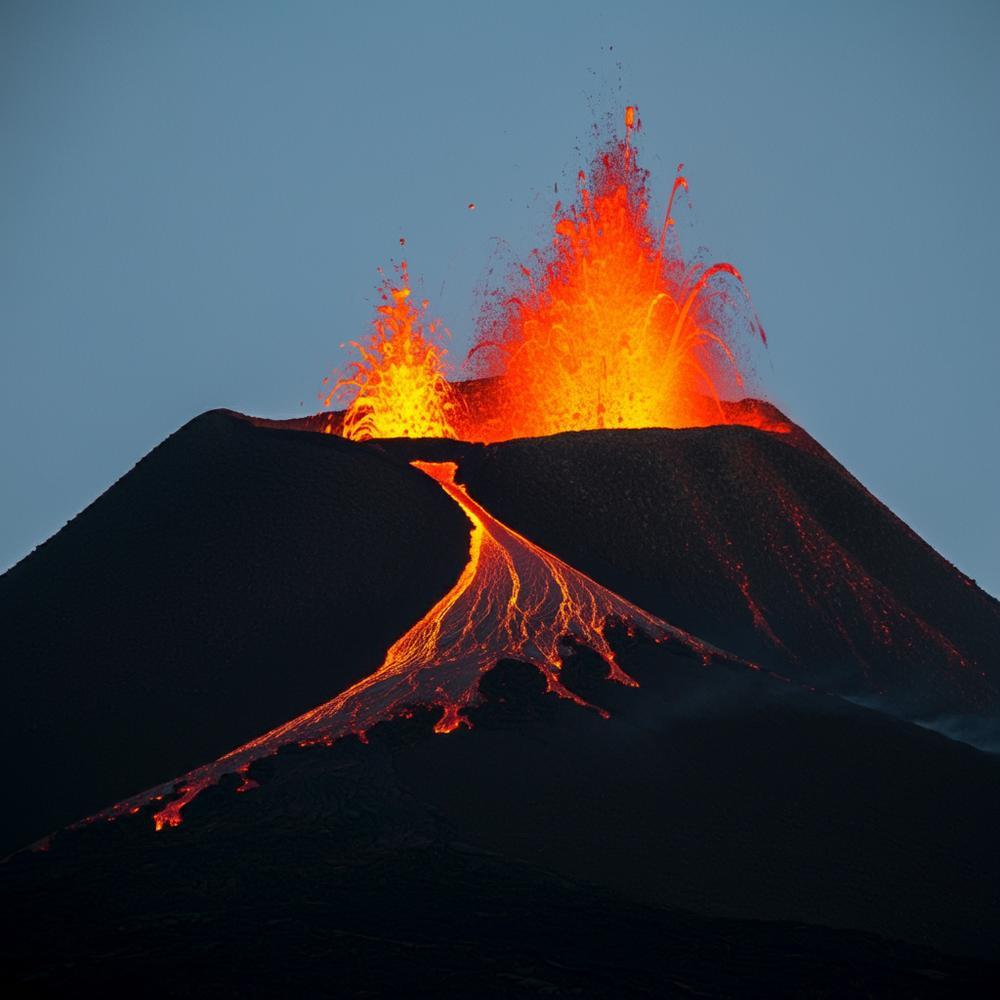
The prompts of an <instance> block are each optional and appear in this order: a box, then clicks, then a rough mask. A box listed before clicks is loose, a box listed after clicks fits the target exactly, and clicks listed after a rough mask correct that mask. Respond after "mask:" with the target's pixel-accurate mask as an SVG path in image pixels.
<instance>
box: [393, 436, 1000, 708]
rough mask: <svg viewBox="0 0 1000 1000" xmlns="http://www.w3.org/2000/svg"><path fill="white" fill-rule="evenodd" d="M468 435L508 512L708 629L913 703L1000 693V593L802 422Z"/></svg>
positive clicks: (579, 562) (486, 498) (485, 493)
mask: <svg viewBox="0 0 1000 1000" xmlns="http://www.w3.org/2000/svg"><path fill="white" fill-rule="evenodd" d="M381 446H382V447H383V448H384V449H385V450H387V451H390V450H392V449H397V450H400V451H403V452H406V451H408V450H409V449H410V448H412V447H413V446H412V445H411V444H410V443H407V442H391V443H384V444H383V445H381ZM457 450H458V452H459V453H460V455H461V461H460V478H462V479H463V481H464V482H466V483H467V484H468V486H469V489H470V491H471V493H472V495H473V496H476V497H477V498H478V499H479V500H480V502H481V503H483V504H484V505H485V506H486V507H487V508H488V509H489V510H490V511H491V512H492V513H493V514H494V515H495V516H496V517H498V518H500V519H501V520H503V521H504V522H505V523H507V524H509V525H510V526H511V527H513V528H516V529H517V530H518V531H520V532H521V533H522V534H524V535H526V536H527V537H529V538H531V539H532V540H533V541H534V542H535V543H536V544H538V545H541V546H542V547H544V548H546V549H548V550H549V551H551V552H553V553H555V554H556V555H558V556H560V557H561V558H563V559H565V560H566V561H567V562H568V563H570V564H571V565H573V566H575V567H577V568H578V569H581V570H583V571H584V572H586V573H588V574H589V575H591V576H593V577H594V578H595V579H597V580H600V581H601V582H602V583H603V584H605V586H608V587H610V588H611V589H612V590H614V591H616V592H617V593H620V594H622V595H623V596H625V597H627V598H628V599H629V600H631V601H633V602H635V603H636V604H638V605H639V606H640V607H643V608H645V609H646V610H648V611H651V612H653V613H654V614H657V615H660V616H661V617H664V618H666V619H667V620H668V621H670V622H671V623H672V624H674V625H677V626H678V627H680V628H684V629H686V630H687V631H689V632H692V633H693V634H695V635H698V636H701V637H702V638H703V639H706V640H707V641H710V642H713V643H715V644H717V645H719V646H722V647H723V648H725V649H728V650H730V651H731V652H733V653H736V654H738V655H741V656H744V657H747V658H749V659H753V660H756V661H758V662H760V663H762V664H766V665H769V666H772V667H774V668H776V669H779V670H780V671H782V672H784V673H787V674H788V675H789V676H791V677H795V678H798V679H801V680H803V681H805V682H808V683H816V684H821V685H824V686H827V687H829V686H832V687H833V688H834V689H835V690H838V691H842V692H847V693H851V694H853V695H858V696H868V697H881V698H884V699H885V700H886V703H887V704H889V705H894V706H896V708H897V709H899V710H900V711H904V712H907V713H909V714H911V715H924V716H935V715H939V714H942V715H944V714H960V713H970V712H971V713H973V714H985V715H989V716H994V717H995V716H996V714H997V711H998V708H1000V698H998V689H1000V663H998V657H997V650H998V649H1000V603H998V602H997V601H996V600H995V599H993V598H992V597H990V596H989V595H988V594H986V593H984V592H983V591H982V590H980V589H979V588H978V587H977V586H976V585H975V583H974V581H972V580H970V579H969V578H968V577H966V576H964V575H963V574H962V573H960V572H959V571H958V570H956V569H955V567H953V566H952V565H951V564H950V563H948V562H947V561H946V560H945V559H943V558H942V557H941V556H940V555H938V553H936V552H935V551H934V550H933V549H932V548H931V547H930V546H929V545H927V544H926V543H925V542H924V541H923V540H922V539H921V538H919V536H917V535H916V534H915V533H914V532H913V531H912V530H911V529H910V528H908V527H907V526H906V525H905V524H904V523H903V522H902V521H900V520H899V518H897V517H896V516H895V515H894V514H893V513H892V512H891V511H889V510H888V509H887V508H886V507H885V506H884V505H883V504H882V503H880V502H879V501H878V500H876V499H875V498H874V497H873V496H872V495H871V494H870V493H869V492H868V491H867V490H865V489H864V487H863V486H861V484H860V483H858V482H857V480H856V479H854V477H852V476H851V475H850V474H849V473H848V472H847V471H846V470H845V469H844V468H843V467H842V466H841V465H839V464H838V463H837V462H836V461H835V460H834V459H833V458H832V457H830V456H829V455H828V454H827V453H826V452H825V451H823V449H822V448H820V446H819V445H817V444H816V443H815V442H814V441H812V439H811V438H808V435H805V433H804V432H802V431H801V430H799V429H796V431H795V433H794V434H770V433H765V432H762V431H759V430H755V429H753V428H749V427H739V426H726V427H710V428H692V429H689V430H656V429H651V430H635V431H591V432H579V433H568V434H560V435H556V436H554V437H549V438H538V439H527V440H522V441H511V442H506V443H503V444H497V445H490V446H487V447H475V446H458V448H457ZM512 483H516V484H517V487H516V489H512V488H511V484H512Z"/></svg>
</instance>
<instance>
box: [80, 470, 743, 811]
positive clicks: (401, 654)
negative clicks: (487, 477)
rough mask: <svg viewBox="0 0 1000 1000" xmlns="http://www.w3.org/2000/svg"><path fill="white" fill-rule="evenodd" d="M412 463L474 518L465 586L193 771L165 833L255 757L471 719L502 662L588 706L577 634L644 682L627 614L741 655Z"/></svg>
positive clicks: (707, 653) (712, 652)
mask: <svg viewBox="0 0 1000 1000" xmlns="http://www.w3.org/2000/svg"><path fill="white" fill-rule="evenodd" d="M412 464H413V465H414V466H415V467H417V468H418V469H420V470H422V471H423V472H425V473H427V474H428V475H430V476H432V477H433V478H434V479H436V480H437V481H438V483H440V485H441V488H442V489H443V490H444V491H445V492H446V493H447V494H448V496H450V497H451V498H452V499H453V500H454V501H455V502H456V503H457V504H458V505H459V506H460V507H461V508H462V510H463V511H464V512H465V514H466V516H467V517H468V518H469V520H470V521H471V522H472V532H471V539H470V548H469V561H468V563H467V565H466V566H465V568H464V569H463V571H462V574H461V576H459V578H458V580H457V581H456V583H455V585H454V586H453V587H452V588H451V590H450V591H449V592H448V593H447V594H445V596H444V597H442V598H441V600H439V601H438V602H437V604H435V605H434V607H433V608H431V610H430V611H428V612H427V614H426V615H424V617H423V618H421V619H420V621H418V622H417V623H416V624H415V625H414V626H413V627H412V628H411V629H410V630H409V631H408V632H407V633H406V634H405V635H404V636H402V638H400V639H398V640H397V641H396V642H395V643H394V644H393V645H392V647H390V649H389V651H388V652H387V653H386V656H385V660H384V662H383V663H382V666H381V667H379V669H378V670H376V671H375V673H373V674H371V675H370V676H368V677H366V678H365V679H364V680H361V681H359V682H358V683H357V684H355V685H353V686H352V687H350V688H348V689H347V690H346V691H344V692H343V693H341V694H339V695H338V696H337V697H336V698H333V699H332V700H331V701H328V702H326V703H325V704H323V705H320V706H319V707H318V708H314V709H312V710H311V711H309V712H306V713H305V714H303V715H300V716H299V717H298V718H295V719H292V720H291V721H290V722H287V723H285V725H283V726H279V727H278V728H277V729H273V730H271V731H270V732H268V733H265V734H264V735H263V736H260V737H258V738H257V739H255V740H252V741H251V742H249V743H247V744H245V745H244V746H242V747H239V748H237V749H236V750H233V751H231V752H230V753H228V754H226V755H225V756H224V757H221V758H219V759H218V760H217V761H215V762H213V763H211V764H206V765H203V766H202V767H199V768H197V769H195V770H194V771H191V772H190V773H189V774H187V775H185V776H184V777H183V778H181V779H180V782H179V785H180V787H179V789H178V790H179V793H180V795H179V798H177V799H175V800H174V801H171V802H169V803H167V804H166V805H165V806H164V807H163V808H162V809H161V810H160V811H159V812H158V813H157V814H156V816H155V821H156V827H157V829H161V828H162V827H163V826H176V825H178V824H179V823H180V822H181V810H182V809H183V808H184V807H185V806H186V805H187V804H188V803H189V802H191V801H192V800H193V799H194V798H195V797H196V796H197V795H198V794H199V793H200V792H202V791H203V790H204V789H206V788H208V787H210V786H212V785H214V784H215V783H216V782H217V781H218V780H219V779H220V778H221V777H222V775H224V774H230V773H234V772H236V773H241V774H243V775H244V776H245V775H246V772H247V769H248V768H249V766H250V765H251V764H252V763H253V762H254V761H256V760H259V759H260V758H262V757H266V756H269V755H271V754H274V753H276V752H277V750H278V749H279V747H281V746H284V745H287V744H290V743H298V744H313V743H332V742H333V741H334V740H336V739H339V738H340V737H342V736H346V735H348V734H349V733H357V734H360V735H363V734H364V733H365V732H366V731H367V730H368V729H370V728H371V727H372V726H374V725H375V724H376V723H378V722H381V721H384V720H386V719H391V718H393V717H395V716H398V715H401V714H404V713H405V711H406V709H407V707H408V706H413V705H434V706H438V707H440V708H441V709H442V710H443V712H442V716H441V719H440V720H439V721H438V723H437V725H436V726H435V730H436V731H437V732H439V733H447V732H451V731H452V730H454V729H456V728H457V727H458V726H460V725H463V724H465V725H468V724H469V723H468V720H467V719H466V718H465V717H464V715H463V714H462V713H463V710H464V709H466V708H467V707H469V706H471V705H473V704H475V703H476V701H477V699H478V696H479V679H480V677H481V676H482V675H483V674H484V673H485V672H486V671H487V670H489V669H490V668H491V667H493V666H494V665H495V664H496V663H497V661H499V660H501V659H517V660H523V661H526V662H528V663H531V664H533V665H534V666H535V667H537V668H538V670H539V671H540V672H541V673H542V674H543V675H544V677H545V679H546V681H547V683H548V688H549V690H550V691H551V692H554V693H555V694H557V695H559V696H560V697H563V698H570V699H572V700H573V701H575V702H577V703H578V704H581V705H586V704H587V703H586V702H584V701H583V700H582V699H581V698H579V697H578V696H577V695H575V694H573V693H572V692H571V691H569V690H568V689H567V688H566V687H565V686H564V685H563V684H562V683H561V681H560V678H559V671H560V667H561V665H562V652H564V651H566V646H565V643H566V641H567V640H570V641H572V642H575V643H577V644H579V645H581V646H585V647H588V648H590V649H592V650H593V651H595V652H596V653H598V654H599V655H600V656H601V657H602V658H603V660H604V661H605V663H606V664H607V665H608V676H609V678H610V679H613V680H616V681H618V682H620V683H623V684H629V685H635V681H634V680H632V678H630V677H629V676H628V675H627V674H626V673H625V672H624V671H623V670H622V669H621V668H620V667H619V666H618V664H617V663H616V662H615V655H614V652H613V651H612V649H611V647H610V645H609V644H608V642H607V639H606V638H605V636H604V628H605V626H606V625H607V624H608V623H609V622H619V623H621V624H623V625H625V626H626V627H627V628H629V629H630V630H635V631H639V632H642V633H643V634H644V635H646V636H648V637H649V638H651V639H653V640H654V641H657V642H663V641H665V640H668V639H673V640H676V641H678V642H680V643H682V644H683V645H684V646H685V647H686V648H687V649H690V650H693V651H694V652H696V653H697V654H698V655H699V656H701V657H702V658H703V659H704V660H705V661H706V662H707V661H708V659H709V658H712V657H718V658H722V659H728V660H731V659H734V658H733V657H731V656H730V655H729V654H727V653H724V652H722V651H721V650H718V649H716V648H715V647H713V646H710V645H708V644H707V643H703V642H701V641H700V640H698V639H696V638H694V637H693V636H691V635H688V634H687V633H686V632H683V631H682V630H681V629H678V628H674V627H673V626H671V625H668V624H667V623H666V622H665V621H663V620H661V619H660V618H657V617H655V616H654V615H651V614H647V613H646V612H645V611H643V610H642V609H640V608H638V607H636V606H635V605H634V604H632V603H631V602H629V601H627V600H625V599H624V598H622V597H619V596H618V595H617V594H614V593H612V592H611V591H610V590H607V589H606V588H604V587H602V586H601V585H600V584H598V583H596V582H595V581H593V580H591V579H590V577H588V576H585V575H584V574H583V573H580V572H578V571H577V570H575V569H573V568H572V567H571V566H568V565H567V564H566V563H564V562H563V561H562V560H560V559H557V558H556V557H555V556H553V555H551V554H550V553H548V552H546V551H545V550H544V549H541V548H539V547H538V546H537V545H535V544H533V543H532V542H530V541H528V539H526V538H525V537H524V536H523V535H519V534H518V533H517V532H516V531H513V530H512V529H511V528H508V527H507V526H506V525H504V524H502V523H501V522H500V521H498V520H497V519H496V518H494V517H492V516H491V515H490V514H489V513H488V512H487V511H486V510H484V509H483V507H482V506H480V505H479V504H478V503H476V501H475V500H473V499H472V498H471V497H470V496H469V494H468V493H467V492H466V489H465V487H464V486H462V485H461V484H459V483H456V482H455V473H456V472H457V466H456V464H455V463H454V462H440V463H430V462H419V461H418V462H413V463H412ZM175 784H177V783H175V782H169V783H167V784H165V785H161V786H159V787H157V788H153V789H151V790H149V791H147V792H144V793H142V794H140V795H137V796H135V797H133V798H131V799H127V800H125V801H124V802H120V803H119V804H118V805H116V806H113V807H111V808H110V809H108V810H105V811H104V812H102V813H99V814H98V815H97V816H95V817H92V819H101V818H104V819H114V818H116V817H118V816H121V815H123V814H125V813H135V812H138V811H139V809H141V808H142V806H144V805H146V804H147V803H149V802H151V801H154V800H158V799H163V798H165V797H166V796H167V795H169V794H171V792H172V791H173V790H174V787H175Z"/></svg>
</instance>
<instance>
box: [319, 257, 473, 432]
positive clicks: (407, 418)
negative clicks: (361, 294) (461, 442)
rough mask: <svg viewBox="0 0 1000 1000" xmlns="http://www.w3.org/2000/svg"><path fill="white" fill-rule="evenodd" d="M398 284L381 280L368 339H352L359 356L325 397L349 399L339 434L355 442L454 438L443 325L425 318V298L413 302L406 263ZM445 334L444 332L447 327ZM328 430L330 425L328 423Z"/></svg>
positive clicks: (330, 401) (327, 401)
mask: <svg viewBox="0 0 1000 1000" xmlns="http://www.w3.org/2000/svg"><path fill="white" fill-rule="evenodd" d="M399 271H400V278H401V281H400V283H399V284H398V285H393V283H392V282H391V281H390V280H389V278H388V277H384V278H383V283H382V289H381V300H382V304H381V305H380V306H379V307H378V309H377V313H378V315H377V317H376V319H375V321H374V323H373V324H372V325H373V327H374V330H373V332H372V334H371V337H370V338H369V340H368V341H367V342H366V343H359V342H357V341H352V346H353V347H354V348H355V349H356V350H357V351H358V353H359V354H360V355H361V358H360V360H359V361H355V362H353V363H352V365H351V366H350V368H349V369H348V372H347V374H345V375H343V376H342V377H341V378H339V379H338V380H337V381H336V383H334V385H333V387H332V388H331V389H330V390H329V392H328V393H327V395H326V398H325V399H324V400H323V403H324V405H325V406H327V407H329V406H331V405H332V404H333V403H334V401H335V400H337V399H345V398H346V399H347V400H349V404H350V405H349V406H348V407H347V411H346V412H345V413H344V420H343V426H342V429H341V434H342V435H343V436H344V437H346V438H350V439H352V440H354V441H364V440H367V439H369V438H388V437H414V438H420V437H443V438H453V437H455V431H454V429H453V427H452V417H453V413H454V411H455V410H456V408H457V405H458V404H457V402H456V400H455V397H454V393H453V391H452V389H451V386H450V385H449V383H448V380H447V378H446V377H445V364H444V358H445V354H446V353H447V352H446V351H445V349H444V346H443V345H442V343H441V339H440V336H441V327H440V324H439V323H438V322H437V321H436V320H429V319H428V318H427V308H428V302H427V300H426V299H425V300H423V301H422V302H421V303H420V306H419V307H417V306H415V305H414V304H413V299H412V294H413V290H412V288H411V287H410V277H409V272H408V271H407V268H406V261H405V260H404V261H403V262H402V263H401V264H400V268H399ZM445 332H447V331H445ZM326 430H327V432H328V433H329V432H332V424H331V423H329V422H328V423H327V424H326Z"/></svg>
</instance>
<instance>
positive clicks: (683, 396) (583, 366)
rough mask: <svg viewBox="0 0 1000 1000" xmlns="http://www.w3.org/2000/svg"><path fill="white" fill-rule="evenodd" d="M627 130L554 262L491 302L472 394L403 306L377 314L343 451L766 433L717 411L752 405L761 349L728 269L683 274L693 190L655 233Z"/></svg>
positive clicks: (748, 415) (343, 386)
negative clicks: (728, 402) (747, 370)
mask: <svg viewBox="0 0 1000 1000" xmlns="http://www.w3.org/2000/svg"><path fill="white" fill-rule="evenodd" d="M624 123H625V133H624V137H619V136H617V135H613V136H612V137H611V138H610V139H609V140H608V141H607V142H606V143H604V145H603V147H602V148H601V149H600V150H599V151H598V153H597V155H596V156H595V158H594V162H593V164H592V166H591V168H590V171H589V174H588V173H587V172H584V171H580V173H579V175H578V179H577V193H576V198H575V200H574V202H573V203H572V204H570V205H567V206H563V205H562V204H561V203H557V204H556V206H555V208H554V211H553V236H552V240H551V242H550V244H549V245H548V247H546V248H542V249H539V250H536V251H535V252H534V253H533V254H532V255H531V257H530V261H529V264H527V265H525V264H522V265H520V266H519V267H517V268H516V269H515V270H514V271H513V273H512V274H511V276H510V278H509V281H508V284H507V286H506V287H504V288H502V289H500V290H498V291H497V292H495V293H493V294H491V295H490V296H489V297H488V299H487V302H486V306H485V308H484V310H483V313H482V316H481V318H480V322H479V329H478V331H477V335H476V339H475V343H474V346H473V347H472V350H471V351H470V352H469V355H468V357H467V359H466V363H465V366H464V375H465V376H467V377H469V378H470V381H465V382H453V383H449V382H448V380H447V378H446V374H445V369H444V365H443V355H442V354H441V352H440V348H439V347H436V346H435V345H434V342H433V332H434V331H433V328H431V329H430V330H429V334H430V335H429V336H425V335H424V330H423V329H422V328H421V327H420V325H419V324H418V323H417V322H416V320H417V319H418V317H417V315H416V313H415V312H408V311H407V308H408V307H407V306H406V305H405V301H397V302H396V304H395V305H394V306H393V305H390V306H389V307H388V308H387V307H386V306H383V307H381V308H380V309H379V313H380V319H379V320H377V321H376V331H377V332H376V337H375V338H373V344H372V346H371V347H365V348H362V347H360V346H358V345H355V346H357V347H358V350H359V351H360V353H361V355H362V356H361V359H360V360H359V361H356V362H355V363H354V364H353V366H352V369H351V374H350V375H349V376H348V377H347V378H345V379H341V380H340V381H339V382H338V383H337V387H336V388H337V390H338V391H339V392H340V394H341V398H344V395H345V393H346V396H347V397H350V398H349V403H350V405H349V406H348V409H347V412H346V414H345V419H344V425H343V431H342V433H343V434H344V435H345V436H346V437H351V438H357V439H360V438H367V437H384V436H410V437H417V436H428V437H430V436H436V437H437V436H440V437H452V436H457V437H460V438H463V439H465V440H470V441H486V442H493V441H502V440H508V439H510V438H515V437H536V436H542V435H547V434H554V433H558V432H560V431H566V430H588V429H597V428H623V427H628V428H635V427H690V426H704V425H708V424H720V423H734V422H738V423H748V424H751V425H752V426H764V425H763V424H761V422H760V419H759V416H758V414H757V412H756V411H755V410H754V409H753V408H746V409H744V410H743V411H741V412H737V411H734V410H729V409H726V408H724V406H723V405H722V401H723V399H725V398H728V397H732V396H734V395H737V394H742V390H743V386H744V372H743V371H742V370H741V363H740V360H739V356H738V348H739V346H740V343H742V342H743V341H742V340H741V337H740V333H741V332H746V331H747V330H749V331H750V332H751V333H752V335H753V336H754V337H757V338H759V339H760V341H762V342H765V343H766V338H765V335H764V331H763V328H762V327H761V325H760V322H759V320H758V319H757V317H756V314H755V313H754V311H753V308H752V306H751V304H750V300H749V296H748V294H747V292H746V288H745V286H744V284H743V279H742V277H741V275H740V273H739V271H738V270H737V269H736V268H735V267H734V266H733V265H732V264H727V263H715V264H711V265H705V264H701V263H699V262H692V263H688V262H686V261H685V258H684V255H683V252H682V249H681V246H680V242H679V240H678V238H677V234H676V226H675V224H674V220H673V216H672V212H673V206H674V200H675V197H676V196H677V194H678V193H679V192H681V191H683V190H686V188H687V181H686V179H685V178H684V177H683V175H681V174H678V176H677V178H676V179H675V180H674V183H673V188H672V191H671V195H670V199H669V203H668V207H667V213H666V217H665V219H664V220H663V222H662V223H657V222H654V220H653V219H652V216H651V213H650V200H649V190H648V188H649V173H648V171H646V170H644V169H642V168H641V167H640V166H639V164H638V159H637V154H636V148H635V142H634V140H635V135H636V134H637V133H638V131H639V130H640V127H641V123H640V120H639V117H638V112H637V109H636V108H635V107H634V106H629V107H628V108H626V110H625V116H624ZM404 274H405V272H404ZM406 287H407V288H408V285H407V286H406ZM390 291H391V293H392V294H393V295H397V294H399V290H391V289H390ZM409 308H412V307H409ZM425 308H426V305H425ZM376 340H377V341H378V343H377V344H376V343H375V341H376ZM397 341H398V345H397ZM413 345H416V349H415V350H414V349H413ZM352 394H353V395H352ZM334 395H336V393H334V394H331V395H330V396H328V397H327V398H326V400H325V401H324V402H325V403H326V405H327V406H329V405H330V403H331V401H332V398H333V396H334ZM331 426H332V425H331Z"/></svg>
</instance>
